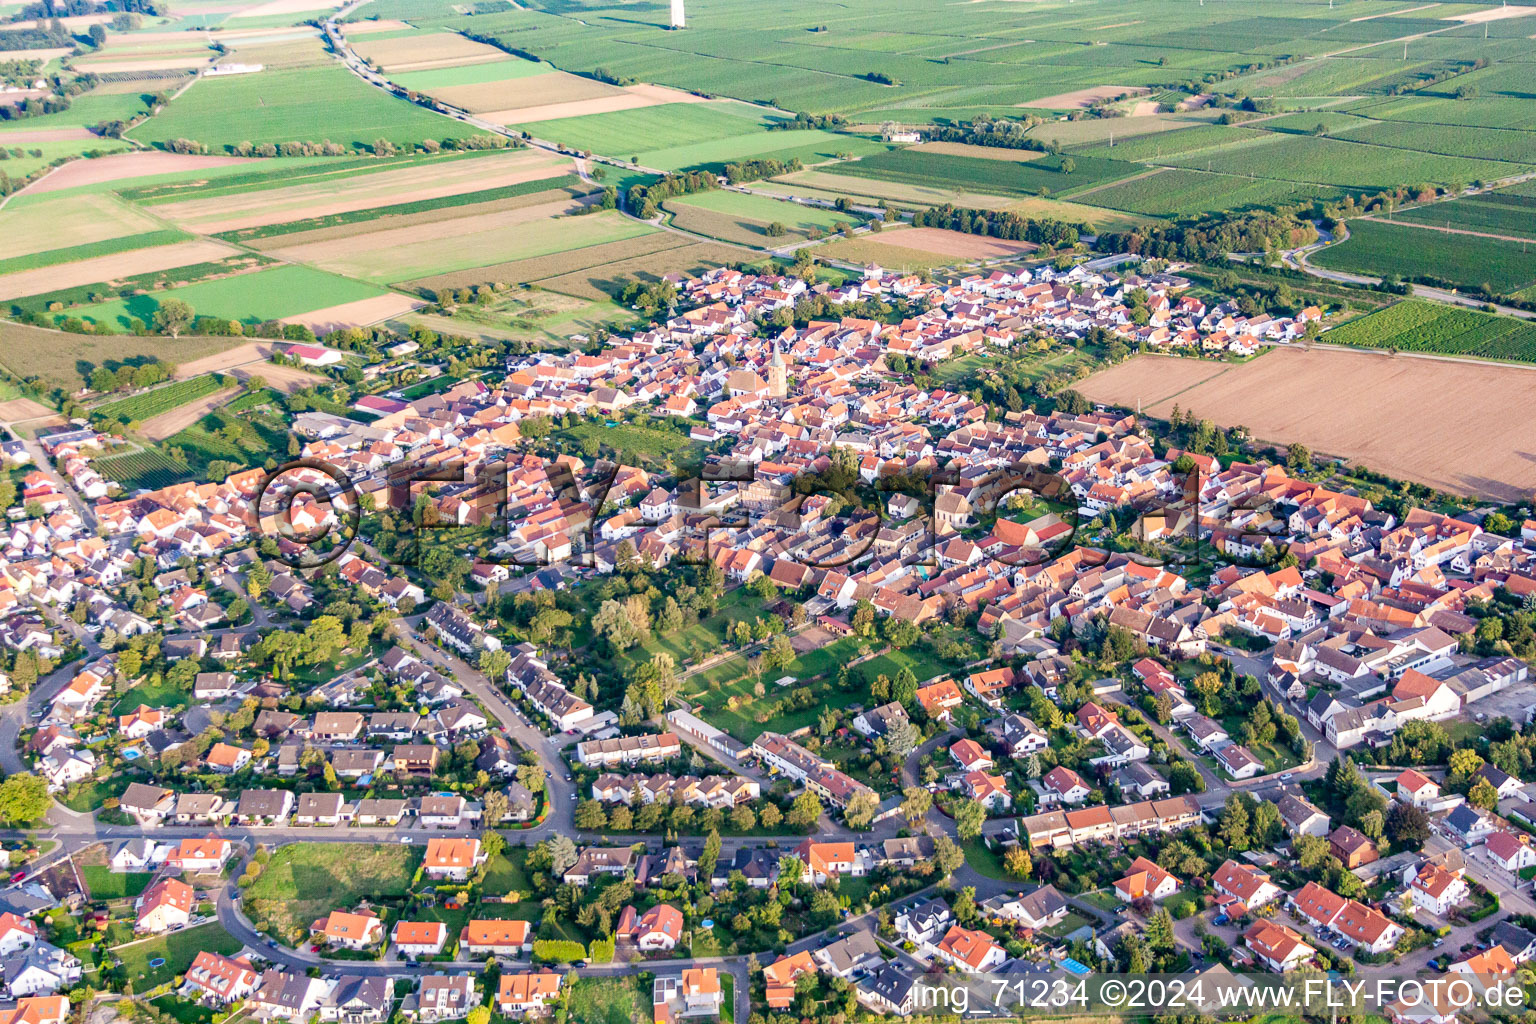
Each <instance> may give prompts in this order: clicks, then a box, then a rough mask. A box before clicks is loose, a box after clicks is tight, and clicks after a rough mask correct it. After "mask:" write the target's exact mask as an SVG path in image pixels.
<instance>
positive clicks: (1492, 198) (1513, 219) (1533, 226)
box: [1392, 190, 1536, 239]
mask: <svg viewBox="0 0 1536 1024" xmlns="http://www.w3.org/2000/svg"><path fill="white" fill-rule="evenodd" d="M1392 217H1393V219H1394V220H1400V221H1408V222H1409V223H1412V224H1428V225H1430V226H1431V227H1437V228H1440V227H1443V228H1456V229H1458V230H1461V231H1478V232H1483V233H1486V234H1492V235H1508V236H1511V237H1516V238H1530V239H1536V196H1528V195H1519V194H1518V193H1516V192H1514V191H1512V190H1501V191H1498V192H1484V193H1481V194H1478V195H1470V196H1463V197H1462V198H1460V199H1453V200H1451V201H1450V202H1445V203H1430V204H1427V205H1425V206H1419V207H1413V208H1411V209H1407V210H1398V211H1397V212H1396V213H1394V214H1393V215H1392Z"/></svg>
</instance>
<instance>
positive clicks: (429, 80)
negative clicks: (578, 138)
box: [366, 33, 550, 93]
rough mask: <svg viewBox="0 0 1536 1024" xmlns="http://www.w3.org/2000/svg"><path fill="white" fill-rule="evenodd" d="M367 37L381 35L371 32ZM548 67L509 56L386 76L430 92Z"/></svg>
mask: <svg viewBox="0 0 1536 1024" xmlns="http://www.w3.org/2000/svg"><path fill="white" fill-rule="evenodd" d="M366 38H368V39H381V38H384V37H383V36H380V35H377V34H374V33H370V34H369V35H368V36H367V37H366ZM549 71H550V67H549V65H548V64H535V63H534V62H533V61H531V60H521V59H519V58H517V57H511V58H509V59H507V60H493V61H489V62H487V63H485V64H466V65H464V66H463V67H457V68H433V69H432V70H430V71H402V72H397V73H395V74H392V75H390V76H389V80H390V81H391V82H394V83H396V84H398V85H403V86H405V87H406V88H407V89H412V90H415V91H416V92H426V93H430V92H431V91H432V90H434V89H449V88H452V87H453V86H455V85H482V84H484V83H486V82H507V81H511V80H512V79H514V78H527V77H528V76H530V75H542V74H546V73H547V72H549Z"/></svg>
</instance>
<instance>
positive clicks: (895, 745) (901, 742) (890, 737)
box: [885, 721, 922, 759]
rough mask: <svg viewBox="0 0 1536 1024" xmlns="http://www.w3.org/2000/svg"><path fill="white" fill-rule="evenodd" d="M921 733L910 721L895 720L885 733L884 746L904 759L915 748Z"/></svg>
mask: <svg viewBox="0 0 1536 1024" xmlns="http://www.w3.org/2000/svg"><path fill="white" fill-rule="evenodd" d="M921 739H922V735H921V734H920V733H919V732H918V731H917V726H915V725H913V724H912V723H911V722H910V721H903V722H897V723H896V724H895V725H894V726H892V727H891V728H890V730H889V731H888V732H887V733H886V734H885V746H886V748H887V749H888V750H890V752H891V753H893V754H895V755H896V756H897V757H899V758H902V759H905V758H906V756H907V755H908V754H910V753H912V751H914V750H916V749H917V747H918V743H919V742H920V741H921Z"/></svg>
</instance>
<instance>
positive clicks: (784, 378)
mask: <svg viewBox="0 0 1536 1024" xmlns="http://www.w3.org/2000/svg"><path fill="white" fill-rule="evenodd" d="M768 394H769V395H771V396H772V397H774V398H783V397H785V396H786V395H788V394H789V365H788V364H787V363H785V362H784V354H783V353H782V352H780V351H779V342H778V339H777V338H775V339H774V342H773V358H772V359H770V360H768Z"/></svg>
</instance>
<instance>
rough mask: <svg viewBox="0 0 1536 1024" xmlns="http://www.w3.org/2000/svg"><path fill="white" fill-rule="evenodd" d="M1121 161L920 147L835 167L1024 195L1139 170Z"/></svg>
mask: <svg viewBox="0 0 1536 1024" xmlns="http://www.w3.org/2000/svg"><path fill="white" fill-rule="evenodd" d="M1138 170H1139V168H1138V167H1136V165H1134V164H1129V163H1126V162H1124V161H1122V160H1116V159H1110V158H1107V157H1093V156H1061V157H1055V156H1048V155H1046V154H1044V153H1041V154H1038V156H1037V159H1034V160H1030V161H1024V162H1021V161H1018V160H989V159H982V158H977V157H967V156H955V155H952V154H949V153H937V152H932V151H928V152H924V151H922V150H911V149H907V150H891V151H889V152H886V153H880V154H877V155H875V156H870V157H865V158H863V159H861V160H850V161H848V162H846V163H841V164H837V165H836V166H834V167H833V168H831V171H832V172H833V173H836V174H848V175H852V176H854V177H860V178H883V179H888V180H891V181H900V182H905V183H907V184H910V185H927V186H929V187H939V188H947V187H956V186H958V187H960V188H965V189H969V190H972V191H976V192H992V193H996V194H998V195H1007V196H1025V195H1041V194H1045V193H1050V194H1052V195H1055V194H1058V193H1070V192H1071V191H1073V190H1075V189H1082V188H1088V187H1091V186H1094V185H1101V184H1104V183H1105V182H1109V181H1113V180H1115V179H1117V178H1124V177H1127V176H1129V175H1132V174H1135V173H1137V171H1138Z"/></svg>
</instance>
